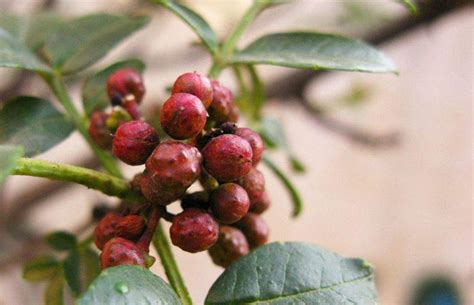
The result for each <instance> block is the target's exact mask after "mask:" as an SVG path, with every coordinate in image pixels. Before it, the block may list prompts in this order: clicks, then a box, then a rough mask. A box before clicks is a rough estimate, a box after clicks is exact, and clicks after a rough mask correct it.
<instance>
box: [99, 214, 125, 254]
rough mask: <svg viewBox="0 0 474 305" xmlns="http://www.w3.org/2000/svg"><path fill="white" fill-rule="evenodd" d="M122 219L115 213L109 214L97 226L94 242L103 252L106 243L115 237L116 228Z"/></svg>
mask: <svg viewBox="0 0 474 305" xmlns="http://www.w3.org/2000/svg"><path fill="white" fill-rule="evenodd" d="M121 218H122V217H121V216H119V215H117V214H115V213H108V214H107V215H105V216H104V217H103V218H102V219H101V220H100V221H99V223H98V224H97V226H96V227H95V230H94V242H95V245H96V246H97V248H99V249H100V250H102V249H103V248H104V245H105V243H106V242H108V241H109V240H110V239H112V238H113V237H115V232H116V231H115V227H116V226H117V223H118V222H119V221H120V219H121Z"/></svg>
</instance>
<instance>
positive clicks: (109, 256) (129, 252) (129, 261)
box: [100, 237, 145, 269]
mask: <svg viewBox="0 0 474 305" xmlns="http://www.w3.org/2000/svg"><path fill="white" fill-rule="evenodd" d="M144 254H145V253H144V252H143V250H141V249H139V248H138V247H137V246H136V245H135V244H134V243H133V242H131V241H129V240H126V239H124V238H121V237H115V238H112V239H111V240H109V241H108V242H107V243H106V244H105V246H104V250H103V251H102V253H101V254H100V265H101V267H102V269H105V268H108V267H113V266H120V265H138V266H142V267H145V257H144Z"/></svg>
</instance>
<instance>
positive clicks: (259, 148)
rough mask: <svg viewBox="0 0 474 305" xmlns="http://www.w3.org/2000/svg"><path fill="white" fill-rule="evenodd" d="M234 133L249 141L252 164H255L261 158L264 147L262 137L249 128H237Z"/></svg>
mask: <svg viewBox="0 0 474 305" xmlns="http://www.w3.org/2000/svg"><path fill="white" fill-rule="evenodd" d="M235 134H236V135H238V136H239V137H242V138H244V139H245V140H247V141H248V142H249V143H250V146H251V147H252V152H253V158H252V164H253V165H254V166H255V165H257V164H258V162H260V159H262V154H263V151H264V149H265V145H264V144H263V141H262V138H261V137H260V135H259V134H258V133H256V132H255V131H253V130H252V129H250V128H237V130H236V131H235Z"/></svg>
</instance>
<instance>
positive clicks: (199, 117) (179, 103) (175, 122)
mask: <svg viewBox="0 0 474 305" xmlns="http://www.w3.org/2000/svg"><path fill="white" fill-rule="evenodd" d="M206 119H207V111H206V108H205V107H204V105H203V104H202V102H201V100H200V99H199V98H197V97H196V96H194V95H192V94H189V93H176V94H173V95H172V96H171V97H170V98H169V99H168V100H167V101H166V102H165V103H164V104H163V109H162V111H161V115H160V122H161V126H162V127H163V129H164V130H165V132H166V133H167V134H168V135H170V136H171V137H172V138H174V139H178V140H184V139H189V138H191V137H194V136H196V135H197V134H199V133H200V132H201V130H202V129H203V128H204V125H206Z"/></svg>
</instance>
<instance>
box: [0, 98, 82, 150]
mask: <svg viewBox="0 0 474 305" xmlns="http://www.w3.org/2000/svg"><path fill="white" fill-rule="evenodd" d="M73 130H74V126H73V125H72V123H70V122H69V121H68V120H67V119H66V118H65V117H64V115H63V114H61V113H60V112H59V111H57V110H56V109H55V108H54V107H53V106H51V104H50V103H49V102H47V101H45V100H43V99H40V98H36V97H29V96H20V97H17V98H15V99H14V100H12V101H10V102H9V103H7V105H6V106H5V107H3V109H1V110H0V144H4V143H5V144H13V145H21V146H23V147H24V149H25V155H26V156H28V157H31V156H34V155H36V154H39V153H42V152H44V151H46V150H48V149H50V148H51V147H53V146H55V145H56V144H58V143H60V142H61V141H63V140H64V139H66V138H67V137H68V136H69V135H70V134H71V132H72V131H73Z"/></svg>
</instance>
